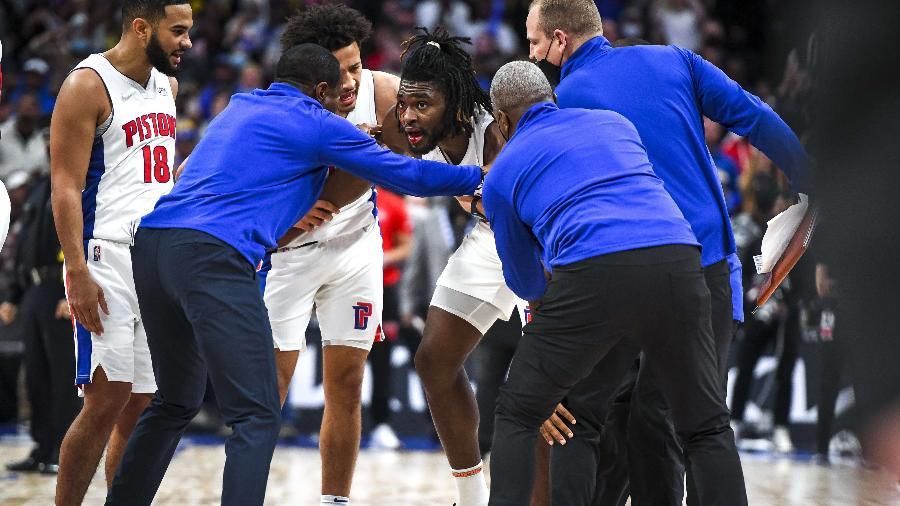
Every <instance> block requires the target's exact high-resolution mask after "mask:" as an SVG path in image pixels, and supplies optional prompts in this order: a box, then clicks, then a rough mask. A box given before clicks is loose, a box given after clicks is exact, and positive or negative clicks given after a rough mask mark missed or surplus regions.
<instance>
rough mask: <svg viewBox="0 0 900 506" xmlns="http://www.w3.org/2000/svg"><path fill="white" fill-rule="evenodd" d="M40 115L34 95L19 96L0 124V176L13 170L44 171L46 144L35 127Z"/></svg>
mask: <svg viewBox="0 0 900 506" xmlns="http://www.w3.org/2000/svg"><path fill="white" fill-rule="evenodd" d="M40 119H41V109H40V101H39V98H38V96H37V95H35V94H33V93H26V94H24V95H21V96H20V97H19V103H18V105H17V106H16V114H15V115H14V116H13V117H12V118H10V119H9V120H7V121H6V122H5V123H3V125H0V179H5V178H6V176H8V175H9V174H11V173H12V172H14V171H17V170H23V171H25V172H27V173H29V174H31V173H34V172H43V173H46V172H47V167H48V166H49V160H48V158H47V145H46V142H45V141H44V138H43V136H41V133H40V131H39V130H38V122H39V121H40Z"/></svg>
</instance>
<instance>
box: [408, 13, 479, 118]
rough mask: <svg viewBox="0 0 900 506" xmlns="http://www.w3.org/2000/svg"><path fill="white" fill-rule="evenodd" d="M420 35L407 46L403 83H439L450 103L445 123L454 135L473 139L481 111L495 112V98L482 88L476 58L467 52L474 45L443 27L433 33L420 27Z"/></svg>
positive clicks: (466, 38)
mask: <svg viewBox="0 0 900 506" xmlns="http://www.w3.org/2000/svg"><path fill="white" fill-rule="evenodd" d="M416 30H417V31H418V33H416V34H415V35H413V36H412V37H410V38H409V39H407V40H406V41H405V42H403V54H402V55H401V56H400V59H401V61H402V62H403V69H402V71H401V75H400V79H401V80H403V81H419V82H431V83H435V84H436V85H437V86H438V87H439V88H440V89H441V91H443V92H444V96H445V97H446V101H447V108H446V111H445V112H444V121H446V122H449V123H450V125H451V127H450V132H451V133H452V135H458V134H463V133H464V134H465V135H472V132H473V131H474V130H475V126H474V125H473V123H472V119H473V118H474V117H475V116H476V115H477V114H478V112H479V110H478V109H479V107H481V108H483V109H484V110H485V111H487V112H488V113H491V112H493V109H492V107H491V97H490V95H489V94H488V93H487V92H486V91H484V90H483V89H482V88H481V86H479V85H478V81H477V80H476V79H475V67H474V66H473V65H472V57H471V56H470V55H469V53H468V52H466V50H465V49H463V44H471V43H472V41H471V40H470V39H469V38H468V37H452V36H451V35H450V32H448V31H447V30H446V29H445V28H443V27H437V28H435V30H434V31H433V32H429V31H428V29H426V28H422V27H417V28H416Z"/></svg>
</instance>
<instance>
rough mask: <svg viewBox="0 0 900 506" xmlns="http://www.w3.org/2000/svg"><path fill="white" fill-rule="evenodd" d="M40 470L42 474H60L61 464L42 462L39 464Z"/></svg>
mask: <svg viewBox="0 0 900 506" xmlns="http://www.w3.org/2000/svg"><path fill="white" fill-rule="evenodd" d="M38 470H39V471H40V473H41V474H59V464H50V463H47V464H45V463H43V462H42V463H40V464H38Z"/></svg>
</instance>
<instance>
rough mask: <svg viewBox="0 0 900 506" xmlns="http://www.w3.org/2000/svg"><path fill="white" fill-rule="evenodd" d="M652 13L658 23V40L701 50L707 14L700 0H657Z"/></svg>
mask: <svg viewBox="0 0 900 506" xmlns="http://www.w3.org/2000/svg"><path fill="white" fill-rule="evenodd" d="M650 15H651V17H652V18H653V21H654V22H655V24H656V29H657V32H658V39H659V40H658V41H657V42H660V43H662V44H674V45H676V46H679V47H683V48H685V49H690V50H691V51H694V52H697V51H700V48H701V46H702V43H703V34H702V31H701V28H702V26H703V20H704V18H705V16H706V14H705V11H704V8H703V4H702V3H700V1H699V0H655V1H654V2H653V4H652V6H651V7H650Z"/></svg>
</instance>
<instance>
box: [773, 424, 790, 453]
mask: <svg viewBox="0 0 900 506" xmlns="http://www.w3.org/2000/svg"><path fill="white" fill-rule="evenodd" d="M772 444H773V445H774V446H775V451H776V452H778V453H791V452H793V451H794V443H793V442H791V433H790V431H789V430H788V428H787V427H785V426H783V425H777V426H775V430H774V431H773V432H772Z"/></svg>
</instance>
